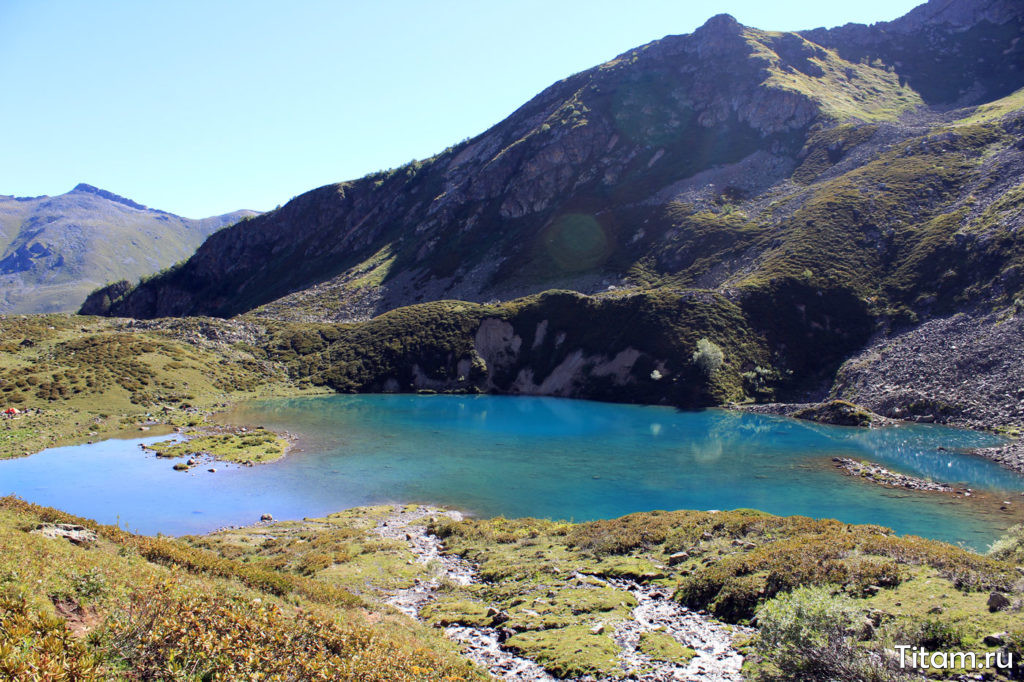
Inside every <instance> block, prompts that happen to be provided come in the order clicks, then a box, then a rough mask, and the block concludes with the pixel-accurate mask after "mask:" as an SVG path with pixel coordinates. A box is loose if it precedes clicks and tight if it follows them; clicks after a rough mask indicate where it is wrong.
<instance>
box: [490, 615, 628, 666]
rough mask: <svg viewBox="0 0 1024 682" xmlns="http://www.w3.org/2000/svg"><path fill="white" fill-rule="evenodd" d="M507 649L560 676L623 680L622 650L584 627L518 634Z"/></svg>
mask: <svg viewBox="0 0 1024 682" xmlns="http://www.w3.org/2000/svg"><path fill="white" fill-rule="evenodd" d="M505 646H506V647H508V648H509V649H511V650H512V651H515V652H517V653H519V654H521V655H523V656H526V657H527V658H530V659H532V660H534V661H536V662H537V663H539V664H540V665H542V666H543V667H544V669H545V670H547V671H548V672H550V673H551V674H552V675H557V676H559V677H582V676H584V675H597V676H609V677H622V676H623V674H624V673H623V671H622V670H621V668H619V666H618V655H619V647H618V645H617V644H616V643H615V642H614V641H613V640H612V638H611V636H610V635H608V634H606V633H602V634H593V633H591V631H590V629H589V628H587V627H585V626H569V627H564V628H554V629H550V630H540V631H532V632H523V633H519V634H517V635H515V636H513V637H510V638H509V639H508V641H507V642H505Z"/></svg>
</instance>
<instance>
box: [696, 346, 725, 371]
mask: <svg viewBox="0 0 1024 682" xmlns="http://www.w3.org/2000/svg"><path fill="white" fill-rule="evenodd" d="M724 362H725V353H723V352H722V349H721V348H720V347H719V346H718V345H717V344H715V343H714V342H713V341H709V340H708V339H707V337H704V338H701V339H700V340H699V341H697V350H695V351H694V352H693V364H695V365H697V367H698V368H699V369H700V371H701V372H703V373H704V376H711V375H712V374H714V373H715V372H717V371H718V370H719V369H721V368H722V364H723V363H724Z"/></svg>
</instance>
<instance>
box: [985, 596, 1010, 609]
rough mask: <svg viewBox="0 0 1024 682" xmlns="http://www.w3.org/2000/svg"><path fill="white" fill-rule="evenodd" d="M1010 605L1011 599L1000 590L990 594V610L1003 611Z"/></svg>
mask: <svg viewBox="0 0 1024 682" xmlns="http://www.w3.org/2000/svg"><path fill="white" fill-rule="evenodd" d="M1009 606H1010V600H1009V599H1007V598H1006V595H1005V594H1002V593H1000V592H993V593H992V594H990V595H989V596H988V610H989V611H991V612H992V613H995V612H996V611H1002V610H1003V609H1005V608H1007V607H1009Z"/></svg>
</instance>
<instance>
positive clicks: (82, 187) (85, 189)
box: [71, 182, 149, 211]
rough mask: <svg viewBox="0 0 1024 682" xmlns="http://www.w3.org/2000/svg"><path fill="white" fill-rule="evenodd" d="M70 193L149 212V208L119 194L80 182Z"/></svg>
mask: <svg viewBox="0 0 1024 682" xmlns="http://www.w3.org/2000/svg"><path fill="white" fill-rule="evenodd" d="M71 192H72V193H74V192H79V193H82V194H95V195H96V196H98V197H102V198H103V199H106V200H107V201H113V202H116V203H118V204H123V205H125V206H128V207H129V208H135V209H138V210H140V211H148V210H149V207H147V206H143V205H142V204H140V203H138V202H135V201H132V200H131V199H128V198H126V197H123V196H121V195H120V194H114V193H113V192H108V191H107V190H105V189H100V188H99V187H93V186H92V185H88V184H86V183H84V182H80V183H78V184H77V185H75V188H74V189H72V190H71Z"/></svg>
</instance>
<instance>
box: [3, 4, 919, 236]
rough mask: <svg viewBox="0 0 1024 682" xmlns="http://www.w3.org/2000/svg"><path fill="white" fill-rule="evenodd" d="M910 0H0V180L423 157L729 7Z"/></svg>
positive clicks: (865, 18) (41, 186)
mask: <svg viewBox="0 0 1024 682" xmlns="http://www.w3.org/2000/svg"><path fill="white" fill-rule="evenodd" d="M916 4H918V3H917V2H914V1H912V0H860V1H859V2H853V3H833V2H822V1H821V0H794V1H791V2H786V1H785V0H781V1H779V2H764V0H713V1H709V2H688V1H687V0H671V1H668V0H617V1H615V2H610V1H606V0H571V1H566V2H559V1H558V0H547V1H541V0H517V1H516V2H488V1H486V0H477V1H476V2H468V1H465V2H456V1H454V0H430V1H424V0H419V1H415V0H376V1H372V0H371V1H370V2H366V1H363V2H355V1H353V0H335V1H333V2H331V1H327V0H323V1H312V0H309V1H307V0H291V1H281V0H278V1H275V2H270V1H265V0H237V1H236V2H225V1H220V0H174V1H169V0H168V1H164V0H142V1H135V0H122V1H120V2H114V1H108V0H92V1H90V2H84V1H82V0H66V1H62V2H59V1H50V0H0V83H2V85H0V88H2V92H3V95H2V96H0V130H2V137H0V139H2V142H0V194H14V195H18V196H32V195H38V194H61V193H63V192H66V191H68V190H70V189H71V188H72V187H73V186H74V185H75V184H77V183H79V182H87V183H89V184H92V185H96V186H98V187H102V188H103V189H107V190H110V191H112V192H116V193H118V194H122V195H124V196H127V197H129V198H131V199H133V200H135V201H138V202H140V203H144V204H146V205H148V206H152V207H154V208H160V209H164V210H167V211H171V212H173V213H177V214H179V215H184V216H187V217H190V218H199V217H205V216H208V215H214V214H219V213H225V212H228V211H231V210H235V209H239V208H251V209H256V210H267V209H271V208H273V207H274V206H276V205H278V204H281V203H284V202H285V201H287V200H288V199H290V198H291V197H293V196H295V195H296V194H300V193H302V192H304V191H306V190H308V189H312V188H314V187H318V186H320V185H324V184H327V183H330V182H337V181H341V180H347V179H351V178H355V177H359V176H361V175H364V174H366V173H368V172H371V171H374V170H379V169H382V168H389V167H393V166H398V165H401V164H403V163H405V162H407V161H409V160H411V159H414V158H423V157H427V156H430V155H432V154H434V153H436V152H438V151H440V150H442V149H444V148H445V147H447V146H449V145H451V144H454V143H456V142H458V141H460V140H462V139H463V138H466V137H469V136H472V135H476V134H478V133H480V132H482V131H484V130H486V129H487V128H488V127H490V126H491V125H493V124H494V123H497V122H498V121H500V120H501V119H502V118H504V117H505V116H507V115H508V114H510V113H511V112H512V111H514V110H515V109H516V107H518V106H519V105H520V104H522V103H523V102H525V101H526V100H528V99H529V98H530V97H532V96H533V95H535V94H536V93H537V92H539V91H540V90H542V89H543V88H544V87H546V86H548V85H550V84H551V83H552V82H554V81H556V80H559V79H561V78H564V77H565V76H568V75H570V74H572V73H575V72H577V71H581V70H583V69H586V68H588V67H590V66H593V65H595V64H599V63H601V62H603V61H607V60H608V59H611V58H612V57H614V56H616V55H617V54H620V53H622V52H625V51H626V50H628V49H630V48H632V47H635V46H637V45H641V44H643V43H647V42H649V41H651V40H655V39H657V38H661V37H662V36H665V35H668V34H677V33H689V32H691V31H692V30H693V29H694V28H696V27H697V26H699V25H700V24H702V23H704V21H705V20H706V19H707V18H708V17H710V16H712V15H714V14H718V13H722V12H726V13H729V14H732V15H733V16H735V17H736V18H737V19H738V20H739V21H740V22H741V23H744V24H747V25H749V26H757V27H759V28H764V29H770V30H797V29H803V28H814V27H817V26H834V25H838V24H843V23H846V22H850V21H854V22H861V23H871V22H875V21H884V20H889V19H894V18H896V17H898V16H900V15H902V14H905V13H906V12H907V11H908V10H909V9H911V8H912V7H913V6H914V5H916Z"/></svg>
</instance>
